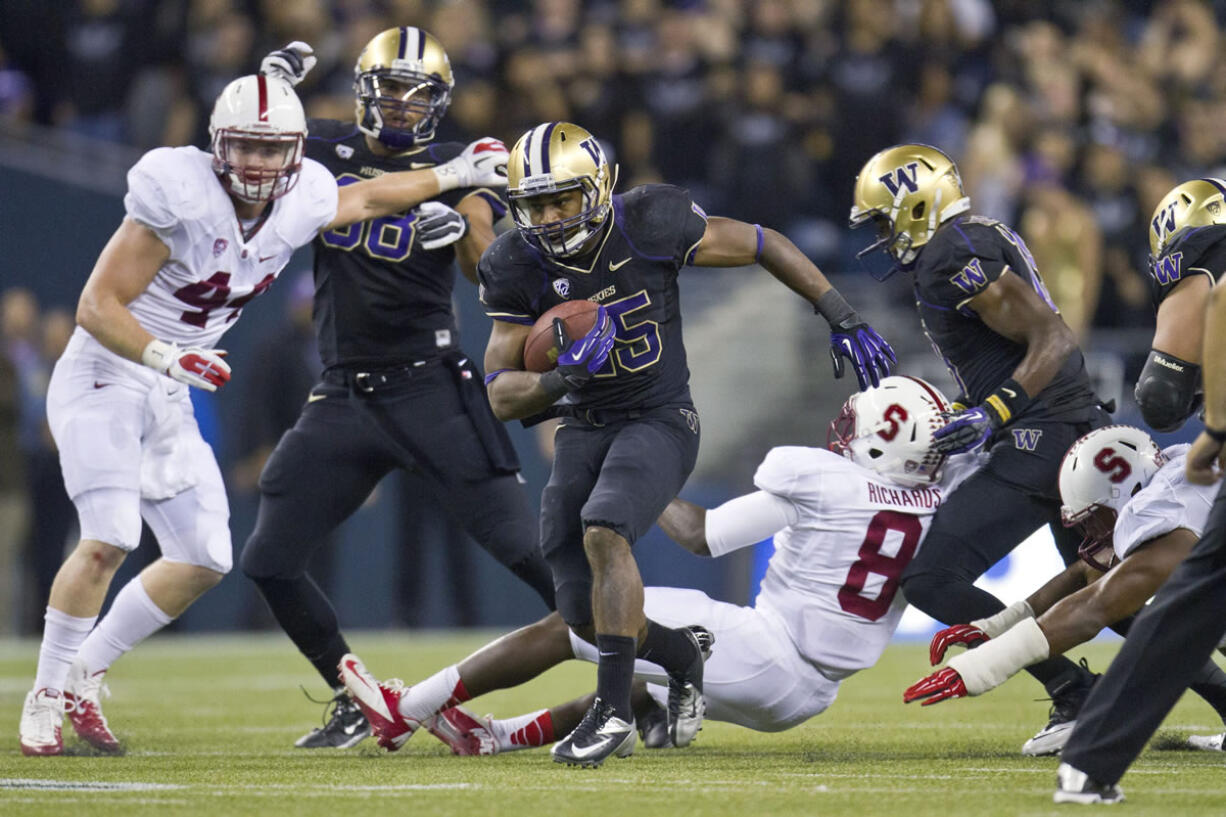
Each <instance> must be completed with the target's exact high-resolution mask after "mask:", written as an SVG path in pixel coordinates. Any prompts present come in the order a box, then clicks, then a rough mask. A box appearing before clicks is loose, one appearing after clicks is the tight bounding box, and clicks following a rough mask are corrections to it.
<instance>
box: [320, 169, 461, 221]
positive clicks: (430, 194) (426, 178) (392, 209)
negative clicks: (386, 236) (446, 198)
mask: <svg viewBox="0 0 1226 817" xmlns="http://www.w3.org/2000/svg"><path fill="white" fill-rule="evenodd" d="M438 194H439V181H438V177H437V176H435V174H434V170H433V169H432V168H427V169H425V170H404V171H401V172H399V173H384V174H383V175H382V176H376V177H375V178H373V179H363V180H362V181H360V182H355V183H354V184H347V185H345V186H344V187H341V188H340V189H339V190H337V202H336V218H334V219H332V222H331V223H330V224H328V225H327V226H326V227H324V228H323V229H322V230H320V232H321V233H326V232H328V231H329V230H336V229H339V228H341V227H348V226H349V225H350V224H357V223H358V222H360V221H369V220H370V219H372V218H380V217H382V216H390V215H393V214H395V213H402V212H404V211H405V210H409V209H411V208H413V207H416V206H417V205H419V204H421V203H422V202H423V201H426V200H427V199H432V198H434V197H435V196H437V195H438Z"/></svg>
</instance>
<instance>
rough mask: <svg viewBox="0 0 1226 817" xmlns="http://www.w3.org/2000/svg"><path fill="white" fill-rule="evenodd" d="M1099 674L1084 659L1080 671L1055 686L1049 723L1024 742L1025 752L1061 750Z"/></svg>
mask: <svg viewBox="0 0 1226 817" xmlns="http://www.w3.org/2000/svg"><path fill="white" fill-rule="evenodd" d="M1098 678H1099V676H1098V675H1096V674H1095V673H1093V672H1090V668H1089V666H1087V664H1086V660H1085V659H1084V658H1083V659H1081V664H1080V666H1079V667H1078V668H1077V674H1076V675H1072V676H1071V677H1069V678H1068V679H1067V680H1065V681H1063V682H1061V683H1059V684H1058V685H1057V686H1055V687H1054V689H1053V690H1052V694H1051V711H1050V713H1049V715H1048V717H1049V719H1048V721H1047V726H1044V727H1043V728H1042V729H1040V730H1039V731H1038V732H1037V733H1036V734H1035V736H1034V737H1032V738H1031V739H1030V740H1028V741H1026V742H1025V743H1024V744H1022V754H1023V755H1026V756H1027V757H1045V756H1048V755H1058V754H1060V751H1061V750H1062V749H1063V748H1064V744H1066V743H1068V739H1069V738H1070V737H1071V736H1072V734H1073V729H1074V727H1076V726H1077V713H1078V712H1080V711H1081V705H1082V704H1084V703H1085V700H1086V698H1087V697H1088V696H1089V694H1090V690H1091V689H1092V688H1093V687H1094V682H1095V681H1097V680H1098Z"/></svg>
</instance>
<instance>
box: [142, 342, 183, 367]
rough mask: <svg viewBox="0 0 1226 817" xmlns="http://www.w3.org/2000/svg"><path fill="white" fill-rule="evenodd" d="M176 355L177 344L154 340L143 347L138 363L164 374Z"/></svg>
mask: <svg viewBox="0 0 1226 817" xmlns="http://www.w3.org/2000/svg"><path fill="white" fill-rule="evenodd" d="M178 354H179V346H178V344H175V343H167V342H166V341H164V340H158V339H157V338H154V339H153V340H151V341H149V343H148V344H146V345H145V348H144V350H143V351H142V352H141V353H140V362H141V363H143V364H144V365H146V366H148V367H149V368H150V369H153V370H154V371H158V372H163V373H165V371H166V370H167V369H169V368H170V364H171V363H172V362H174V359H175V358H176V357H178Z"/></svg>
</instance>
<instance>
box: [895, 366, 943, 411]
mask: <svg viewBox="0 0 1226 817" xmlns="http://www.w3.org/2000/svg"><path fill="white" fill-rule="evenodd" d="M899 376H900V377H905V378H907V379H908V380H911V381H914V382H916V383H918V384H919V385H920V386H921V387H923V389H924V391H926V392H928V396H929V397H931V398H932V401H933V402H934V403H936V404H937V407H938V408H940V409H941V411H947V410H948V409H949V406H947V405H945V401H944V400H942V399H941V396H940V395H938V394H937V393H936V392H935V391H933V390H932V387H931V386H929V385H928V383H927V382H925V381H923V380H920V379H919V378H918V377H912V376H911V375H909V374H904V375H899Z"/></svg>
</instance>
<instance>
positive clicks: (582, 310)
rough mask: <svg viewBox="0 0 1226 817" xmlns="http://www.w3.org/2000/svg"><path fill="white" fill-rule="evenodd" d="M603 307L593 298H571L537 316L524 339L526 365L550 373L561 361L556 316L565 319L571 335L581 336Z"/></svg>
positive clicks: (593, 323) (592, 324)
mask: <svg viewBox="0 0 1226 817" xmlns="http://www.w3.org/2000/svg"><path fill="white" fill-rule="evenodd" d="M599 308H600V307H599V306H598V305H597V304H594V303H592V302H591V301H567V302H566V303H561V304H558V305H557V306H555V307H553V308H552V309H550V310H549V311H548V312H546V313H545V314H544V315H541V316H540V317H539V318H537V319H536V323H534V324H533V325H532V331H531V332H529V333H528V339H527V340H525V341H524V368H525V369H527V370H528V371H530V372H547V371H549V370H550V369H552V368H553V367H554V366H555V365H556V364H557V362H558V350H557V348H556V347H555V346H554V345H553V319H554V318H561V320H562V323H563V324H565V326H566V334H568V335H570V336H571V338H581V337H583V336H584V335H586V334H587V333H588V332H590V331H591V329H592V327H593V326H595V325H596V311H597V310H598V309H599Z"/></svg>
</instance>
